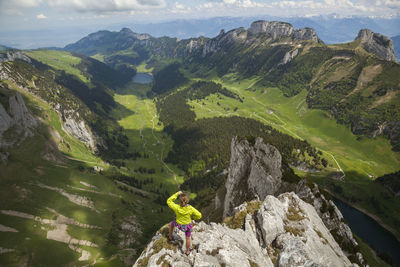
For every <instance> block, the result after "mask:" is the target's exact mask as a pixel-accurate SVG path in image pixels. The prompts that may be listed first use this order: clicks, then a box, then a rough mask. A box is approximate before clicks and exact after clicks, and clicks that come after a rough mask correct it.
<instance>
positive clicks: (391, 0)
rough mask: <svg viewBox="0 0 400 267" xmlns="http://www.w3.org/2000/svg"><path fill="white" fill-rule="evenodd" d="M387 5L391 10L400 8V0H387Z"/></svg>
mask: <svg viewBox="0 0 400 267" xmlns="http://www.w3.org/2000/svg"><path fill="white" fill-rule="evenodd" d="M385 5H386V6H388V7H390V8H400V1H399V0H386V1H385Z"/></svg>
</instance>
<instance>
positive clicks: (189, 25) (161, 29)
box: [0, 15, 400, 49]
mask: <svg viewBox="0 0 400 267" xmlns="http://www.w3.org/2000/svg"><path fill="white" fill-rule="evenodd" d="M260 19H262V20H269V21H273V20H276V21H287V22H290V23H292V24H293V26H294V27H295V28H304V27H310V28H314V29H315V30H316V32H317V34H318V36H319V37H320V38H321V39H322V40H323V41H324V42H325V43H327V44H331V43H343V42H348V41H351V40H353V39H354V36H356V35H357V33H358V31H359V30H360V29H363V28H368V29H370V30H372V31H373V32H379V33H382V34H384V35H387V36H396V35H400V27H399V25H400V17H396V18H391V19H385V18H368V17H350V18H338V17H336V16H335V15H329V16H315V17H308V18H305V17H292V18H282V17H272V16H255V17H214V18H207V19H180V20H173V21H165V22H157V23H141V24H138V23H116V24H113V25H107V26H105V25H103V26H102V25H80V26H79V27H69V28H65V27H64V28H57V29H48V30H37V31H12V32H10V31H7V30H6V29H4V30H1V29H0V43H2V44H4V45H7V46H11V47H15V48H20V49H22V48H28V49H30V48H38V47H54V46H58V47H63V46H65V45H66V44H68V43H72V42H75V41H76V40H79V39H81V38H82V37H84V36H86V35H88V34H89V33H92V32H96V31H98V30H111V31H115V30H119V29H121V28H124V27H128V28H131V29H132V30H133V31H134V32H137V33H148V34H150V35H152V36H154V37H161V36H169V37H177V38H179V39H185V38H190V37H198V36H201V35H203V36H206V37H215V36H216V35H217V34H218V33H219V32H220V30H221V29H225V30H226V31H228V30H231V29H234V28H238V27H245V28H247V27H248V26H250V23H251V22H253V21H255V20H260ZM60 32H62V34H60ZM54 36H57V38H54Z"/></svg>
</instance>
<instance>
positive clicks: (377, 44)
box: [356, 29, 397, 62]
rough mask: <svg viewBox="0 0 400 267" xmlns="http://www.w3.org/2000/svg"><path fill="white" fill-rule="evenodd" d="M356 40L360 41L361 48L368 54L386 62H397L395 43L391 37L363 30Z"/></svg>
mask: <svg viewBox="0 0 400 267" xmlns="http://www.w3.org/2000/svg"><path fill="white" fill-rule="evenodd" d="M356 40H360V44H361V46H362V47H363V48H364V49H365V50H367V51H368V52H370V53H374V54H376V55H377V56H378V57H380V58H382V59H384V60H388V61H393V62H397V57H396V54H395V53H394V45H393V41H392V39H390V38H389V37H387V36H384V35H382V34H380V33H374V32H372V31H371V30H368V29H363V30H360V32H359V33H358V36H357V38H356Z"/></svg>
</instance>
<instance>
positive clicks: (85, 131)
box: [0, 52, 105, 150]
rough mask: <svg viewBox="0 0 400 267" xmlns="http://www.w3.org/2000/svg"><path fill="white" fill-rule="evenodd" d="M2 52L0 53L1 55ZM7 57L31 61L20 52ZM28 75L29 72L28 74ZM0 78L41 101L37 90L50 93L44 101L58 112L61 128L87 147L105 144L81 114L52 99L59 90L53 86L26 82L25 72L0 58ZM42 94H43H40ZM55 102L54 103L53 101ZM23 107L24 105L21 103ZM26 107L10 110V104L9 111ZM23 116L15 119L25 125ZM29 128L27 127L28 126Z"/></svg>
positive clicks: (13, 59) (23, 112) (18, 97)
mask: <svg viewBox="0 0 400 267" xmlns="http://www.w3.org/2000/svg"><path fill="white" fill-rule="evenodd" d="M1 55H2V54H0V56H1ZM6 55H7V57H4V61H15V60H22V61H25V62H26V63H31V62H32V60H31V59H30V58H29V57H27V56H26V55H24V54H23V53H21V52H9V53H7V54H6ZM28 75H29V74H28ZM0 80H8V81H11V82H13V83H15V84H16V85H17V86H18V87H19V88H20V89H21V90H24V91H27V92H29V93H32V94H34V95H36V96H38V97H40V98H41V99H42V100H43V101H46V100H45V99H43V97H41V95H40V94H39V92H40V91H41V90H43V91H45V94H48V95H51V97H50V98H49V99H51V100H52V102H51V101H46V102H47V103H48V104H49V105H52V106H54V107H53V109H54V110H55V111H56V112H57V113H58V114H59V116H60V118H61V119H62V121H63V129H64V130H65V131H66V132H67V133H69V134H71V135H72V136H74V137H75V138H77V139H78V140H80V141H81V142H83V143H85V145H86V146H87V147H89V148H90V149H92V150H96V149H97V145H101V146H105V145H104V144H103V142H102V140H101V139H100V138H99V137H97V136H96V135H95V134H94V133H93V132H92V131H91V129H90V127H89V126H88V125H87V123H86V122H85V120H84V119H83V118H82V117H81V115H80V114H79V113H78V112H77V111H75V110H72V108H71V107H70V108H69V109H65V108H64V107H62V106H61V104H59V103H57V102H56V101H54V99H52V97H54V96H58V95H59V93H60V92H59V90H58V89H54V88H41V87H37V86H36V85H35V82H32V85H30V84H29V83H27V81H29V78H27V77H25V73H19V72H18V71H15V70H14V69H13V68H12V66H10V65H8V64H7V62H3V63H2V62H1V60H0ZM42 96H43V95H42ZM19 100H22V98H21V96H20V95H19V96H18V94H17V96H16V98H15V99H10V105H11V103H14V102H17V103H19V102H18V101H19ZM54 102H56V103H54ZM12 106H13V107H12V108H13V109H17V108H22V106H21V105H16V104H13V105H12ZM23 106H24V107H25V105H23ZM26 111H27V110H26V107H25V109H24V110H15V111H12V110H11V106H10V112H14V113H15V114H26ZM24 119H25V117H24V116H22V117H18V118H17V120H18V121H19V123H20V124H21V123H22V124H23V125H25V124H24V123H28V122H29V120H28V121H24ZM28 128H29V127H28Z"/></svg>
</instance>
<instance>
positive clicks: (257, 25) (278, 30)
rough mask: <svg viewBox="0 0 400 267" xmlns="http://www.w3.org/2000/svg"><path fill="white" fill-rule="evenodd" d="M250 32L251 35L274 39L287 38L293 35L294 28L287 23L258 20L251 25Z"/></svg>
mask: <svg viewBox="0 0 400 267" xmlns="http://www.w3.org/2000/svg"><path fill="white" fill-rule="evenodd" d="M248 31H249V32H250V33H251V34H260V33H262V34H266V35H269V36H271V37H272V38H273V39H275V38H278V37H286V36H290V35H292V34H293V31H294V29H293V26H292V25H291V24H290V23H287V22H280V21H271V22H269V21H265V20H258V21H255V22H253V23H252V24H251V25H250V28H249V29H248Z"/></svg>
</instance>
